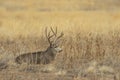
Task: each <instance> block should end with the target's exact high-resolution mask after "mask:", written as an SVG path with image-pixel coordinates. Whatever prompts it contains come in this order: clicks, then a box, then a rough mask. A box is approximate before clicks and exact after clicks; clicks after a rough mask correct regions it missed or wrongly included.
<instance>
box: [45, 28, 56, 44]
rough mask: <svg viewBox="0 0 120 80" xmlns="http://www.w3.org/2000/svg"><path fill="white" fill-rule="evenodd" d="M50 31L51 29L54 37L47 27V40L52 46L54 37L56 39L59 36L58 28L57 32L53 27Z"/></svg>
mask: <svg viewBox="0 0 120 80" xmlns="http://www.w3.org/2000/svg"><path fill="white" fill-rule="evenodd" d="M50 29H51V31H52V33H53V34H52V35H51V31H49V32H48V31H47V27H46V29H45V33H46V34H45V35H46V38H47V40H48V42H49V44H50V45H51V44H52V41H51V40H50V39H51V38H52V37H54V36H55V37H56V36H57V28H56V31H54V30H53V29H52V27H50Z"/></svg>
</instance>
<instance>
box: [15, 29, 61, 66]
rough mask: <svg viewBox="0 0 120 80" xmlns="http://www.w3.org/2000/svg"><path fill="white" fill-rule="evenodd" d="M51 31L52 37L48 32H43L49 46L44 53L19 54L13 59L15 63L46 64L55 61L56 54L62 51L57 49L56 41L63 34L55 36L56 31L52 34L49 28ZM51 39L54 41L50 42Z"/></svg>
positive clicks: (57, 43)
mask: <svg viewBox="0 0 120 80" xmlns="http://www.w3.org/2000/svg"><path fill="white" fill-rule="evenodd" d="M51 31H52V32H53V34H52V35H50V32H49V33H48V34H47V29H46V31H45V32H46V37H47V40H48V42H49V44H50V45H49V47H48V48H47V49H46V50H45V51H38V52H33V53H25V54H21V55H19V56H17V57H16V59H15V61H16V63H18V64H22V63H27V64H48V63H50V62H51V61H53V60H54V59H55V56H56V54H57V53H59V52H61V51H62V49H61V48H60V47H59V42H58V40H59V39H60V38H61V37H62V36H63V33H61V35H60V36H57V29H56V32H54V30H53V29H52V28H51ZM53 37H54V38H55V39H54V41H51V40H50V39H51V38H53Z"/></svg>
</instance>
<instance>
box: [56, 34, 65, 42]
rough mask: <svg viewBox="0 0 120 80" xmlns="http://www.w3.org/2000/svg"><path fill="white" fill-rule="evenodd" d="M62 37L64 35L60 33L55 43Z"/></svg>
mask: <svg viewBox="0 0 120 80" xmlns="http://www.w3.org/2000/svg"><path fill="white" fill-rule="evenodd" d="M63 35H64V33H63V32H61V34H60V35H59V36H58V37H57V38H56V40H55V42H56V41H57V40H58V39H60V38H61V37H62V36H63Z"/></svg>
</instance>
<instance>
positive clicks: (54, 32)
mask: <svg viewBox="0 0 120 80" xmlns="http://www.w3.org/2000/svg"><path fill="white" fill-rule="evenodd" d="M50 28H51V31H52V32H53V34H54V35H55V36H57V27H56V30H55V31H54V30H53V28H52V27H50Z"/></svg>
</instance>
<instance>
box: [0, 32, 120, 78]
mask: <svg viewBox="0 0 120 80" xmlns="http://www.w3.org/2000/svg"><path fill="white" fill-rule="evenodd" d="M119 38H120V33H119V32H118V31H110V32H109V35H108V34H95V33H88V34H86V35H85V34H84V35H83V34H81V32H78V33H77V34H76V35H74V36H65V37H64V40H63V44H62V45H63V49H64V50H63V52H62V53H60V54H58V56H57V57H56V60H55V61H54V62H53V63H51V64H50V65H45V66H44V65H26V64H23V65H20V66H19V65H17V64H16V63H15V62H14V58H15V57H16V56H17V55H19V54H23V53H27V52H34V51H39V50H44V49H45V48H46V47H47V42H46V40H45V38H44V37H43V36H41V37H35V36H34V37H33V36H27V37H22V36H19V37H17V38H14V39H12V40H11V39H9V38H3V39H1V41H0V45H1V52H0V53H1V56H2V55H4V54H6V56H3V57H1V58H3V59H9V60H7V62H6V61H5V62H3V63H5V65H7V66H8V67H7V68H6V69H3V68H2V69H1V70H2V71H1V73H0V74H3V73H4V72H7V74H11V73H12V74H13V75H11V76H13V77H15V76H14V74H21V73H23V74H26V75H28V74H30V75H33V73H35V74H34V75H38V74H42V73H43V74H45V73H46V74H45V75H46V77H45V76H44V77H45V78H47V76H50V74H52V75H51V76H53V75H54V77H58V76H59V75H61V76H64V78H69V80H70V79H73V78H75V79H82V78H89V79H91V80H93V77H94V78H96V79H95V80H99V79H101V78H106V77H107V78H108V79H112V80H115V79H114V78H119V74H120V69H119V67H120V65H119V64H120V62H119V60H120V51H119V47H120V46H119V45H120V44H119V41H120V39H119ZM41 45H42V47H41ZM7 56H9V57H7ZM10 56H11V57H10ZM1 67H4V66H1ZM6 76H7V75H6ZM19 76H20V75H19ZM21 76H22V78H23V79H27V78H25V77H24V76H23V75H21ZM68 76H69V77H68ZM41 77H42V76H41ZM54 77H53V79H54ZM1 78H4V77H1ZM97 78H98V79H97ZM16 79H17V80H18V78H17V77H15V78H14V80H16ZM35 79H37V80H39V79H41V78H40V77H38V78H34V77H33V78H32V79H31V80H35ZM8 80H10V78H9V77H8ZM12 80H13V79H12ZM43 80H45V79H43ZM55 80H56V78H55ZM65 80H66V79H65ZM105 80H107V79H105Z"/></svg>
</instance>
